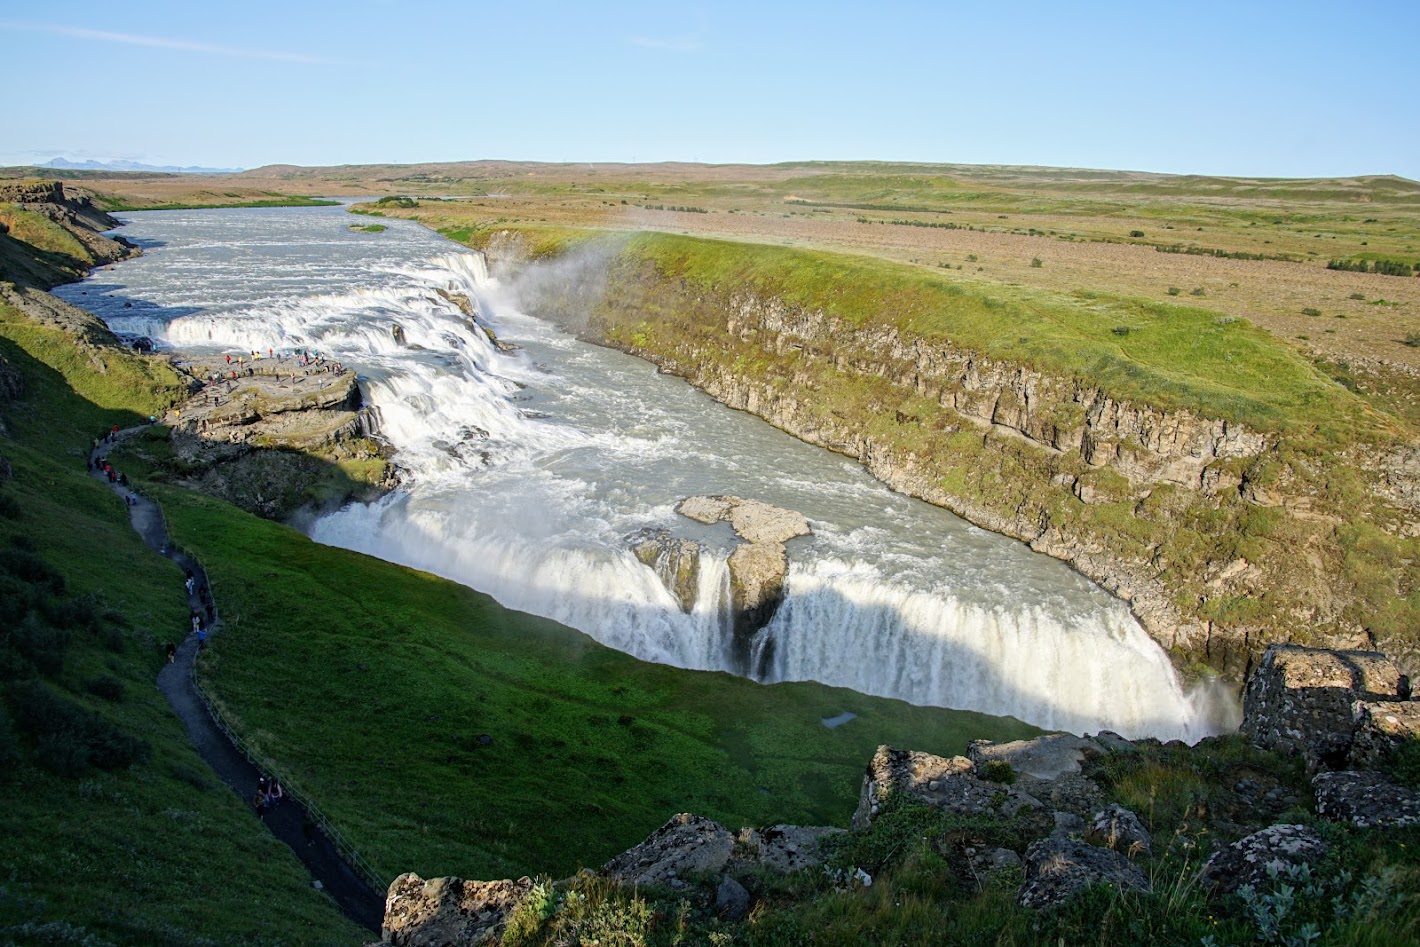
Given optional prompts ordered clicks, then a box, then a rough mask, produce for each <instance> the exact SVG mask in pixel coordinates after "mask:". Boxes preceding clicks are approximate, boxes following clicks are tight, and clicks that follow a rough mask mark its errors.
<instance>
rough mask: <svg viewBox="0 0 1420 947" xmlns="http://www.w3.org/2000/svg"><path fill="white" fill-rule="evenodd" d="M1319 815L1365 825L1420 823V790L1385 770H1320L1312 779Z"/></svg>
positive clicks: (1397, 825) (1372, 826)
mask: <svg viewBox="0 0 1420 947" xmlns="http://www.w3.org/2000/svg"><path fill="white" fill-rule="evenodd" d="M1312 791H1313V792H1315V793H1316V811H1317V815H1319V816H1321V817H1323V818H1326V819H1330V820H1332V821H1333V822H1349V823H1350V824H1351V825H1358V826H1361V827H1362V828H1367V829H1374V828H1380V827H1382V826H1395V827H1403V826H1408V825H1420V791H1416V790H1414V789H1411V788H1410V787H1408V786H1402V785H1400V784H1399V783H1397V782H1395V781H1394V780H1392V779H1390V778H1389V777H1387V776H1384V775H1382V774H1381V773H1372V772H1354V771H1347V772H1339V773H1318V774H1317V775H1316V776H1315V777H1314V778H1313V779H1312Z"/></svg>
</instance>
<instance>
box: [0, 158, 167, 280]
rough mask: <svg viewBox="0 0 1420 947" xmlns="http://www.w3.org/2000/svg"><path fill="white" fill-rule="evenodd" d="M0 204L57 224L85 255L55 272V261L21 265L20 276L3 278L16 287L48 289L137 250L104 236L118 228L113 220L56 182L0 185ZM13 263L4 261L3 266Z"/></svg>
mask: <svg viewBox="0 0 1420 947" xmlns="http://www.w3.org/2000/svg"><path fill="white" fill-rule="evenodd" d="M0 203H5V204H14V205H16V206H18V207H20V208H22V209H24V210H27V211H29V212H31V213H35V214H39V215H40V216H41V217H44V218H46V219H47V220H49V221H51V222H53V223H55V224H58V225H59V226H60V227H62V228H63V229H64V230H65V231H67V232H68V233H69V234H70V236H72V237H74V239H76V240H78V241H79V243H80V244H82V245H83V247H84V252H85V253H86V254H87V255H88V259H83V260H79V259H76V260H73V261H72V262H69V263H64V264H61V265H59V267H58V269H55V261H53V260H49V261H43V262H40V263H39V265H33V266H23V265H21V266H20V267H17V269H20V270H21V271H20V272H14V273H11V272H6V273H4V274H3V276H4V278H5V279H8V280H11V281H14V282H16V283H19V284H23V285H30V286H35V287H38V288H40V289H49V288H50V287H52V286H55V285H57V284H59V283H61V282H67V281H69V280H73V279H78V278H79V277H80V276H82V275H83V274H84V272H85V269H86V268H87V267H89V266H102V265H104V264H106V263H116V262H118V261H119V260H126V259H128V258H129V257H133V256H137V255H138V253H139V250H138V248H137V247H135V246H133V245H132V244H130V243H128V242H127V241H126V240H124V239H123V238H121V237H108V236H105V235H104V233H103V231H107V230H112V229H113V228H115V227H117V226H119V221H118V219H117V218H115V217H112V216H110V215H109V214H107V213H105V212H104V211H101V210H99V209H98V208H97V207H95V206H94V203H93V201H92V200H91V199H90V198H89V197H88V196H87V195H82V194H75V193H72V192H69V191H66V190H65V188H64V184H63V183H62V182H60V181H14V182H0ZM6 256H8V254H6ZM17 262H19V261H15V260H12V259H7V260H5V263H7V264H15V263H17ZM9 268H10V267H9V266H7V267H6V269H7V270H8V269H9Z"/></svg>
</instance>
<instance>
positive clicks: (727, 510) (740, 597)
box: [676, 496, 811, 676]
mask: <svg viewBox="0 0 1420 947" xmlns="http://www.w3.org/2000/svg"><path fill="white" fill-rule="evenodd" d="M676 512H677V513H679V514H681V515H682V516H685V517H688V518H689V519H693V520H695V521H696V522H698V523H706V524H713V523H720V522H726V521H728V522H729V523H730V525H731V526H732V527H734V530H735V534H736V535H737V536H739V538H740V539H743V540H745V544H744V545H741V546H737V547H735V550H734V551H733V552H731V553H730V560H729V567H730V601H731V608H732V609H733V612H734V614H733V622H734V643H735V661H736V663H737V665H738V667H737V668H736V670H737V671H739V672H740V673H742V674H749V675H751V676H753V675H755V674H756V673H757V672H758V671H759V670H760V669H761V667H762V666H763V664H765V663H767V661H768V660H769V657H770V655H769V654H768V653H767V652H764V653H761V654H759V655H758V660H756V659H755V647H754V641H753V639H754V635H755V633H756V632H758V631H759V630H760V629H761V628H763V627H764V626H765V625H767V624H769V622H770V620H771V619H772V618H773V617H774V614H775V612H777V611H778V610H779V606H780V605H781V604H783V601H784V580H785V578H786V577H787V576H788V574H789V557H788V551H787V550H786V549H785V548H784V543H786V542H788V541H789V540H790V539H793V538H794V537H796V536H806V535H808V534H809V533H810V532H811V530H810V529H809V522H808V520H806V519H804V517H803V515H802V514H800V513H795V512H794V511H793V510H786V509H783V508H781V507H777V506H771V505H770V504H768V503H763V502H761V501H759V500H746V499H743V498H742V497H736V496H693V497H686V498H685V499H684V500H681V501H680V502H679V503H677V504H676Z"/></svg>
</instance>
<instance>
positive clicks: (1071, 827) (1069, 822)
mask: <svg viewBox="0 0 1420 947" xmlns="http://www.w3.org/2000/svg"><path fill="white" fill-rule="evenodd" d="M1050 816H1051V818H1052V819H1053V820H1054V823H1055V827H1054V828H1053V829H1051V830H1050V837H1051V838H1081V837H1083V836H1084V834H1085V833H1086V832H1087V831H1089V827H1090V826H1089V823H1088V822H1086V821H1085V820H1084V819H1083V818H1081V817H1080V816H1078V815H1076V814H1075V813H1073V812H1063V811H1060V810H1056V811H1055V812H1052V813H1051V814H1050Z"/></svg>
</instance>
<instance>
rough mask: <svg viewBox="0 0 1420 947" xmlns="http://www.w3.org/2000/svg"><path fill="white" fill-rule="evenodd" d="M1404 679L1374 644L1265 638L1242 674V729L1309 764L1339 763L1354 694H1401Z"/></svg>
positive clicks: (1386, 697) (1376, 697) (1369, 697)
mask: <svg viewBox="0 0 1420 947" xmlns="http://www.w3.org/2000/svg"><path fill="white" fill-rule="evenodd" d="M1409 694H1410V684H1409V681H1408V680H1406V679H1405V677H1403V676H1402V675H1401V673H1400V672H1399V671H1398V670H1397V669H1396V667H1395V665H1394V664H1392V663H1391V661H1390V659H1389V658H1387V657H1386V656H1385V655H1383V654H1381V653H1379V652H1376V651H1328V650H1324V649H1320V648H1303V647H1300V646H1297V645H1270V646H1269V647H1268V649H1267V652H1266V654H1264V655H1263V658H1262V662H1261V664H1259V665H1258V667H1257V669H1256V670H1255V671H1254V672H1253V673H1252V676H1251V677H1249V678H1248V682H1247V690H1246V693H1245V694H1244V698H1243V723H1242V730H1243V732H1244V733H1246V734H1247V735H1248V736H1249V737H1251V738H1252V742H1253V743H1255V744H1257V745H1258V746H1259V747H1261V748H1263V749H1266V750H1276V751H1278V752H1282V753H1297V754H1300V755H1301V756H1302V757H1303V758H1304V759H1305V760H1306V762H1307V766H1308V768H1309V769H1311V770H1313V771H1315V770H1318V769H1331V768H1336V767H1339V766H1341V765H1343V764H1344V762H1345V760H1346V756H1347V754H1348V753H1349V751H1350V749H1351V740H1352V736H1353V734H1354V731H1355V720H1354V718H1353V716H1352V709H1351V708H1352V704H1353V703H1354V702H1355V701H1358V700H1359V701H1390V700H1405V699H1406V698H1407V697H1409Z"/></svg>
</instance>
